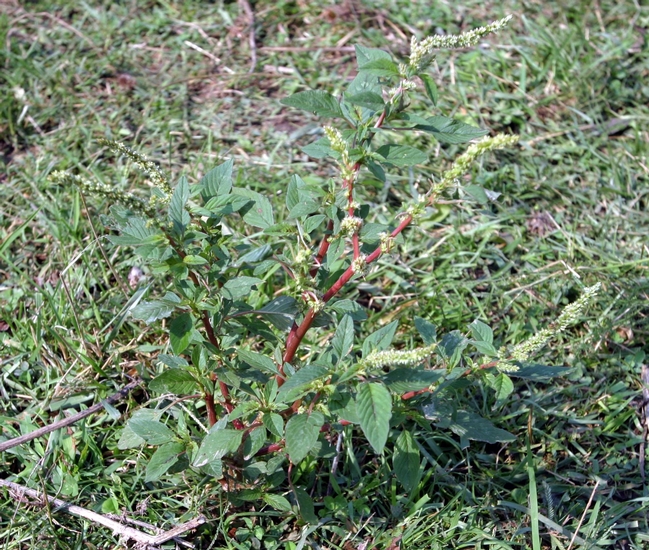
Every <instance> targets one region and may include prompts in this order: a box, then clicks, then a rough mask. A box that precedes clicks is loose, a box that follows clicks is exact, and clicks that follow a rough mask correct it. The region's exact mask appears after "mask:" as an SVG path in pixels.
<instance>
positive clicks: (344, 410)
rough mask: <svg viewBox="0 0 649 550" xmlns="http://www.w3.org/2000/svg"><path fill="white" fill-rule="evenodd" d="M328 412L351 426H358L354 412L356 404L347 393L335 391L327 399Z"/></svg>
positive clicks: (358, 421)
mask: <svg viewBox="0 0 649 550" xmlns="http://www.w3.org/2000/svg"><path fill="white" fill-rule="evenodd" d="M329 412H331V414H332V415H334V416H338V417H339V418H340V419H341V420H347V422H351V423H352V424H359V423H360V420H359V419H358V414H357V412H356V402H355V401H354V398H353V397H352V394H351V393H349V392H348V391H339V390H336V391H335V392H334V393H333V394H332V395H331V397H330V398H329Z"/></svg>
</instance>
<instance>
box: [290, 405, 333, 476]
mask: <svg viewBox="0 0 649 550" xmlns="http://www.w3.org/2000/svg"><path fill="white" fill-rule="evenodd" d="M323 424H324V416H323V415H322V413H320V412H318V411H313V412H312V413H311V414H296V415H294V416H292V417H291V418H290V419H289V421H288V422H287V423H286V450H287V451H288V455H289V458H290V459H291V462H292V463H293V464H298V463H299V462H301V461H302V459H303V458H304V457H305V456H306V455H307V454H309V451H310V450H311V449H313V448H314V447H315V445H316V443H317V442H318V436H319V435H320V428H322V425H323Z"/></svg>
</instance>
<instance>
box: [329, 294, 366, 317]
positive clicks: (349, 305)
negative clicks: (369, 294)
mask: <svg viewBox="0 0 649 550" xmlns="http://www.w3.org/2000/svg"><path fill="white" fill-rule="evenodd" d="M328 307H329V308H330V309H331V310H332V311H335V312H336V313H342V314H345V313H347V314H348V315H350V316H351V318H352V319H353V320H354V321H365V320H366V319H367V314H366V313H365V310H363V306H361V305H360V304H359V303H358V302H355V301H354V300H349V299H347V298H345V299H344V300H338V301H337V302H334V301H331V302H329V304H328Z"/></svg>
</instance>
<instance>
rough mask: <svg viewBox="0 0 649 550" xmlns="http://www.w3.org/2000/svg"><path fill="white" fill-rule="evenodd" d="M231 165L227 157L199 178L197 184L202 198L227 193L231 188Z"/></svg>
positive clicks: (206, 198) (207, 198) (230, 160)
mask: <svg viewBox="0 0 649 550" xmlns="http://www.w3.org/2000/svg"><path fill="white" fill-rule="evenodd" d="M232 165H233V163H232V159H228V160H226V161H225V162H224V163H223V164H219V165H218V166H217V167H215V168H212V169H211V170H210V171H209V172H208V173H207V174H205V175H204V176H203V177H202V178H201V181H200V182H199V185H200V186H201V187H202V191H201V194H202V196H203V199H204V200H206V201H207V200H209V199H210V198H212V197H220V196H223V195H227V194H228V193H229V192H230V191H231V190H232Z"/></svg>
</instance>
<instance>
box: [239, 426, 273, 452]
mask: <svg viewBox="0 0 649 550" xmlns="http://www.w3.org/2000/svg"><path fill="white" fill-rule="evenodd" d="M266 437H267V433H266V428H265V427H264V426H259V427H257V428H255V429H254V430H252V431H251V432H250V433H249V434H248V437H247V438H246V440H245V441H244V442H243V459H244V460H250V459H251V458H252V457H253V456H255V455H256V454H257V451H258V450H259V449H261V448H262V447H263V446H264V443H266Z"/></svg>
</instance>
